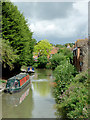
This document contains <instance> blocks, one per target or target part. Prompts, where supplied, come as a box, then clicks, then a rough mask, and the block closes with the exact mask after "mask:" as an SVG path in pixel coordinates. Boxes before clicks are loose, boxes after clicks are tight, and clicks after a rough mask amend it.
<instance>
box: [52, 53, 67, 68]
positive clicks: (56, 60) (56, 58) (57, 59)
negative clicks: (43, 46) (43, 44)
mask: <svg viewBox="0 0 90 120" xmlns="http://www.w3.org/2000/svg"><path fill="white" fill-rule="evenodd" d="M65 60H66V57H65V56H64V55H63V54H62V53H59V54H58V53H57V54H54V55H53V56H52V59H51V60H50V61H51V67H52V69H55V68H56V67H57V66H58V65H61V64H62V61H65Z"/></svg>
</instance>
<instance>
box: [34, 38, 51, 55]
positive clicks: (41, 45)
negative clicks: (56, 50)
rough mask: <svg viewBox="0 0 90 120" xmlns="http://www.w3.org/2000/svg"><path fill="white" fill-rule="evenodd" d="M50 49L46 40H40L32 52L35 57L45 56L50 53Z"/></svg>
mask: <svg viewBox="0 0 90 120" xmlns="http://www.w3.org/2000/svg"><path fill="white" fill-rule="evenodd" d="M51 49H52V45H51V44H50V43H49V42H48V40H46V39H45V40H41V41H40V42H38V43H37V45H35V47H34V52H35V53H36V54H37V55H40V56H42V55H44V56H47V55H49V54H50V51H51Z"/></svg>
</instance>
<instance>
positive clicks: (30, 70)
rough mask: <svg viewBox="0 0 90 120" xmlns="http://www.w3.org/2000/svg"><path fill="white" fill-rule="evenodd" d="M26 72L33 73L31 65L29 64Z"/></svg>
mask: <svg viewBox="0 0 90 120" xmlns="http://www.w3.org/2000/svg"><path fill="white" fill-rule="evenodd" d="M27 72H28V73H34V72H35V71H34V68H33V67H32V66H29V67H28V70H27Z"/></svg>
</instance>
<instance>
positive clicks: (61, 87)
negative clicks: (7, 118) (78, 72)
mask: <svg viewBox="0 0 90 120" xmlns="http://www.w3.org/2000/svg"><path fill="white" fill-rule="evenodd" d="M74 73H75V69H74V66H73V65H71V64H70V63H69V62H68V61H66V62H65V63H64V64H63V65H59V66H58V67H57V68H56V69H55V71H54V74H55V82H56V83H57V86H56V87H55V88H54V89H55V90H54V91H55V97H56V98H57V102H58V100H59V99H60V98H59V95H60V94H63V92H64V91H65V90H66V89H67V86H68V85H69V84H70V83H71V81H73V77H74V76H73V74H74Z"/></svg>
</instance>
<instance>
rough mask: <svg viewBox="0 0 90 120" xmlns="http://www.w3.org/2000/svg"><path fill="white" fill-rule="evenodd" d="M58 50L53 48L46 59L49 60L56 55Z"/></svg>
mask: <svg viewBox="0 0 90 120" xmlns="http://www.w3.org/2000/svg"><path fill="white" fill-rule="evenodd" d="M58 50H59V48H58V47H53V49H52V50H51V52H50V55H48V56H47V58H49V59H50V58H51V57H52V55H54V54H56V53H57V52H58Z"/></svg>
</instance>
